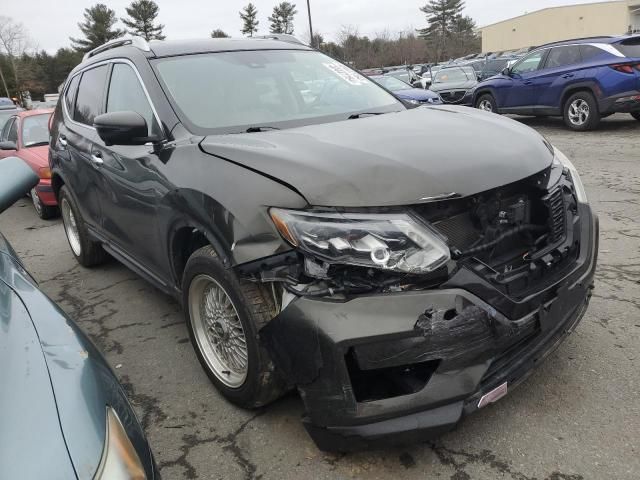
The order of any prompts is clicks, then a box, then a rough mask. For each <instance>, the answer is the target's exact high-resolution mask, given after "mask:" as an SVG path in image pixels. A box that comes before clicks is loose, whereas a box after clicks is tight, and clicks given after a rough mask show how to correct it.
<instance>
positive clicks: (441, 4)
mask: <svg viewBox="0 0 640 480" xmlns="http://www.w3.org/2000/svg"><path fill="white" fill-rule="evenodd" d="M462 10H464V2H463V1H462V0H430V1H429V3H427V4H426V5H425V6H424V7H422V8H421V9H420V11H421V12H423V13H424V14H426V16H427V22H428V24H429V25H428V26H427V27H426V28H423V29H420V30H418V34H419V36H420V37H422V38H425V39H427V41H428V42H429V43H432V44H433V47H434V50H435V52H436V61H438V62H439V61H441V60H443V59H444V53H445V50H446V46H447V37H448V36H449V33H450V31H451V27H452V24H453V21H454V19H455V18H456V17H458V16H461V14H462Z"/></svg>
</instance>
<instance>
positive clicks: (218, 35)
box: [211, 28, 229, 38]
mask: <svg viewBox="0 0 640 480" xmlns="http://www.w3.org/2000/svg"><path fill="white" fill-rule="evenodd" d="M211 38H229V35H227V34H226V33H225V32H224V30H220V29H219V28H216V29H215V30H214V31H212V32H211Z"/></svg>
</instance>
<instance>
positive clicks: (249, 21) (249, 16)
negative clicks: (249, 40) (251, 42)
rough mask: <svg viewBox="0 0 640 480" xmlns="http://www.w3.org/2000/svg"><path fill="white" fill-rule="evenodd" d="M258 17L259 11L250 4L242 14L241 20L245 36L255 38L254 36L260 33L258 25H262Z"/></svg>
mask: <svg viewBox="0 0 640 480" xmlns="http://www.w3.org/2000/svg"><path fill="white" fill-rule="evenodd" d="M257 16H258V9H257V8H256V6H255V5H254V4H253V3H249V4H248V5H247V6H246V7H244V8H243V9H242V11H241V12H240V18H241V19H242V22H243V25H242V30H240V31H241V32H242V34H243V35H249V36H250V37H253V34H254V33H256V32H257V31H258V24H259V23H260V22H259V21H258V19H257V18H256V17H257Z"/></svg>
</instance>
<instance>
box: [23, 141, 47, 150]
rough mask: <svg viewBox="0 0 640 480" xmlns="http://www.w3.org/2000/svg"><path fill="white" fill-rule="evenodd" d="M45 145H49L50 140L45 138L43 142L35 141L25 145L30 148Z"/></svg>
mask: <svg viewBox="0 0 640 480" xmlns="http://www.w3.org/2000/svg"><path fill="white" fill-rule="evenodd" d="M44 145H49V140H43V141H41V142H33V143H30V144H29V145H25V148H29V147H43V146H44Z"/></svg>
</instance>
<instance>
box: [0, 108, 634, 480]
mask: <svg viewBox="0 0 640 480" xmlns="http://www.w3.org/2000/svg"><path fill="white" fill-rule="evenodd" d="M520 120H521V121H523V122H525V123H527V124H528V125H530V126H532V127H534V128H536V129H537V130H539V131H540V132H542V133H543V134H544V135H546V136H547V137H548V138H549V139H550V140H551V141H552V142H553V143H554V144H555V145H556V146H558V147H559V148H560V149H562V150H563V151H564V152H565V153H566V154H567V155H568V156H569V158H571V159H572V160H573V161H574V163H575V164H576V166H577V167H578V169H579V170H580V171H581V173H582V178H583V181H584V183H585V184H586V188H587V192H588V195H589V197H590V200H591V202H592V204H593V205H594V207H595V210H596V211H597V212H598V214H599V215H600V222H601V223H600V228H601V243H600V261H599V265H598V273H597V283H596V290H595V295H594V298H593V301H592V303H591V306H590V308H589V310H588V312H587V314H586V316H585V318H584V319H583V321H582V323H581V325H580V326H579V327H578V329H577V330H576V331H575V332H574V334H573V335H571V336H570V337H569V339H568V340H567V341H566V342H565V343H564V344H563V345H562V346H561V347H560V348H559V349H558V350H557V351H556V352H555V353H554V354H552V355H550V356H549V357H548V359H547V360H546V362H545V363H544V364H543V365H542V366H541V367H540V368H538V370H537V371H536V372H535V373H534V374H533V375H532V376H531V377H530V378H529V379H528V380H527V381H526V382H525V383H524V384H523V385H522V386H520V387H519V388H518V389H516V390H514V391H513V392H512V393H511V394H510V395H508V396H507V397H506V398H504V399H502V400H501V401H500V402H498V403H497V404H494V405H491V406H489V407H487V408H485V409H483V410H481V411H480V412H478V413H477V414H475V415H473V416H471V417H469V418H467V419H466V420H465V421H464V422H463V423H462V424H461V425H460V427H459V428H458V429H457V430H456V431H454V432H451V433H449V434H447V435H445V436H444V437H442V438H441V439H439V440H438V441H436V442H434V443H425V444H421V445H415V446H411V447H408V448H402V449H389V450H379V451H370V452H364V453H358V454H350V455H334V454H324V453H322V452H320V451H318V450H317V449H316V447H315V446H314V444H313V443H312V442H311V440H310V439H309V437H308V436H307V434H306V432H305V430H304V429H303V427H302V425H301V423H300V416H301V414H302V403H301V401H300V399H299V398H298V397H297V396H296V395H293V394H292V395H290V396H288V397H286V398H284V399H282V400H280V401H278V402H276V403H275V404H273V405H271V406H269V407H267V408H264V409H262V410H258V411H254V412H247V411H243V410H240V409H238V408H235V407H233V406H232V405H230V404H228V403H227V402H225V401H224V400H223V399H222V398H221V397H220V395H218V393H217V392H216V390H215V389H214V388H213V386H212V385H211V384H210V383H209V381H208V380H207V377H206V376H205V374H204V373H203V371H202V369H201V368H200V365H199V364H198V362H197V360H196V357H195V355H194V353H193V351H192V348H191V345H190V343H189V340H188V338H187V337H188V335H187V330H186V328H185V326H184V321H183V315H182V312H181V310H180V307H179V305H178V304H177V303H175V302H174V301H173V300H172V299H170V298H168V297H166V296H164V295H163V294H161V293H159V292H158V291H157V290H155V289H154V288H153V287H151V286H150V285H148V284H147V283H145V281H143V280H142V279H140V278H139V277H137V276H136V275H135V274H133V273H132V272H130V271H129V270H127V269H126V268H125V267H123V266H121V265H120V264H118V263H116V262H115V261H114V262H111V263H109V264H107V265H106V266H103V267H100V268H97V269H95V270H87V269H84V268H82V267H80V266H79V265H77V264H76V262H75V260H74V259H73V258H72V256H71V253H70V251H69V247H68V245H67V241H66V239H65V237H64V232H63V228H62V225H61V222H60V220H54V221H41V220H39V219H38V218H37V217H36V215H35V212H34V211H33V208H32V207H31V205H30V204H29V202H27V201H26V200H25V201H21V202H19V203H18V204H17V205H16V206H14V207H12V208H11V209H10V210H9V211H7V212H6V213H5V214H3V215H2V216H1V217H0V230H1V231H2V232H3V233H4V234H5V236H6V237H7V238H8V239H9V240H10V241H11V242H12V243H13V245H14V247H15V249H16V250H17V251H18V253H19V254H20V255H21V256H22V258H23V260H24V262H25V264H26V265H27V267H28V268H29V270H30V271H31V272H32V273H33V275H34V276H35V277H36V278H37V279H39V280H40V282H41V287H42V289H43V290H44V291H45V292H46V293H47V294H48V295H49V296H51V297H52V298H53V299H54V300H56V301H57V302H59V303H60V305H61V306H62V308H64V310H65V311H66V312H67V313H68V314H69V315H70V316H71V317H72V318H74V319H75V320H77V321H78V323H79V324H80V325H81V327H82V328H84V329H85V330H86V331H87V332H88V333H89V334H90V336H91V337H92V339H93V340H94V341H95V342H96V343H97V345H98V346H99V347H100V348H101V349H102V350H103V351H104V353H105V354H106V357H107V359H108V360H109V362H110V363H111V365H112V366H113V367H114V368H115V371H116V373H117V374H118V376H119V377H120V379H121V381H122V383H123V384H124V385H125V387H126V389H127V391H128V392H129V395H130V398H131V401H132V403H133V405H134V407H135V409H136V411H137V413H138V415H139V418H140V419H141V421H142V424H143V426H144V428H145V430H146V432H147V435H148V437H149V440H150V442H151V445H152V447H153V449H154V452H155V455H156V459H157V461H158V464H159V466H160V468H161V470H162V475H163V478H165V479H174V478H175V479H179V478H188V479H194V478H199V479H236V478H238V479H243V478H247V479H251V478H262V479H294V478H296V479H297V478H318V479H321V478H339V479H350V478H367V479H395V478H400V477H401V478H405V479H424V478H442V479H452V480H453V479H457V480H464V479H503V478H504V479H515V480H533V479H538V480H542V479H549V480H563V479H564V480H569V479H570V480H578V479H614V478H615V479H637V478H640V455H639V453H640V451H639V449H640V401H639V392H640V373H639V372H640V368H639V367H640V341H639V340H640V122H637V121H635V120H633V119H631V117H630V116H628V115H617V116H614V117H611V118H609V119H607V120H605V121H604V122H603V123H602V127H601V128H600V129H599V130H598V131H596V132H590V133H582V134H577V133H571V132H569V131H567V130H565V129H564V127H563V125H562V122H561V121H560V120H556V119H548V120H540V119H529V118H522V119H520ZM515 161H517V159H515V158H514V162H515Z"/></svg>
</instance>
